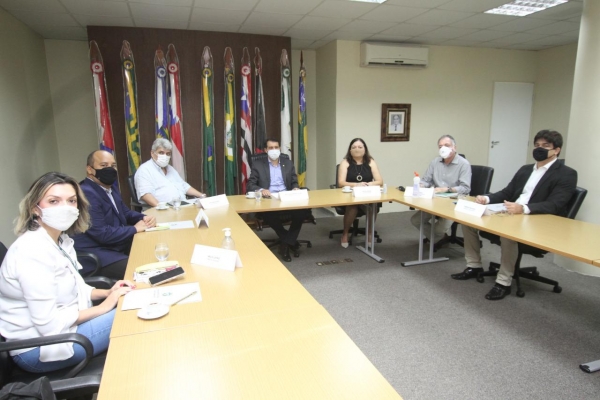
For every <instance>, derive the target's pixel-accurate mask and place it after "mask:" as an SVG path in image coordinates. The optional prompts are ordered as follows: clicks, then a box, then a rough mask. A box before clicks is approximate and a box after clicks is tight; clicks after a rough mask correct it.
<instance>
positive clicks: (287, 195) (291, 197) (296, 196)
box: [278, 189, 308, 202]
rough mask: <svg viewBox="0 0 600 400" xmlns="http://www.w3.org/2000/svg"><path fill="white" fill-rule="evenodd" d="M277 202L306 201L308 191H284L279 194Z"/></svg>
mask: <svg viewBox="0 0 600 400" xmlns="http://www.w3.org/2000/svg"><path fill="white" fill-rule="evenodd" d="M278 194H279V200H281V201H282V202H283V201H298V200H308V190H307V189H299V190H286V191H284V192H279V193H278Z"/></svg>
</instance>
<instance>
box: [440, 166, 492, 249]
mask: <svg viewBox="0 0 600 400" xmlns="http://www.w3.org/2000/svg"><path fill="white" fill-rule="evenodd" d="M493 177H494V168H492V167H487V166H485V165H471V192H470V193H469V194H470V195H471V196H481V195H484V194H486V193H489V192H490V187H491V186H492V178H493ZM457 229H458V222H453V223H452V225H451V227H450V232H451V233H450V236H448V237H445V238H443V239H441V240H440V241H439V242H438V243H436V244H435V246H434V247H433V251H437V250H438V248H440V247H441V246H442V245H444V244H446V243H454V244H457V245H459V246H460V247H465V241H464V239H463V238H462V237H460V236H456V230H457ZM479 245H480V247H481V246H482V243H481V241H479Z"/></svg>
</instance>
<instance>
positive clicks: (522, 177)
mask: <svg viewBox="0 0 600 400" xmlns="http://www.w3.org/2000/svg"><path fill="white" fill-rule="evenodd" d="M562 145H563V138H562V135H561V134H560V133H558V132H556V131H552V130H547V129H546V130H542V131H539V132H538V133H537V134H536V135H535V138H534V139H533V147H534V149H533V158H534V159H535V160H536V163H535V164H528V165H525V166H523V167H521V168H520V169H519V171H517V173H516V174H515V176H514V177H513V179H512V180H511V181H510V183H509V184H508V186H507V187H505V188H504V189H502V190H501V191H499V192H497V193H494V194H491V195H489V196H477V198H476V199H475V201H476V202H477V203H480V204H490V203H491V204H496V203H504V205H505V207H506V210H507V212H508V213H509V214H554V215H560V216H564V215H566V212H567V209H566V207H567V204H568V203H569V200H570V199H571V197H572V196H573V193H575V188H576V187H577V171H575V170H574V169H572V168H569V167H567V166H566V165H564V163H562V162H560V161H557V160H558V155H559V154H560V150H561V148H562ZM462 230H463V235H464V238H465V259H466V261H467V269H465V270H464V271H463V272H460V273H458V274H453V275H452V278H453V279H457V280H467V279H471V278H475V277H477V274H478V273H480V272H483V268H482V263H481V249H480V246H479V234H478V231H477V229H474V228H470V227H468V226H465V225H463V226H462ZM500 243H501V245H502V250H501V260H500V270H499V271H498V276H497V278H496V284H495V285H494V286H493V287H492V290H490V292H489V293H488V294H486V295H485V298H486V299H488V300H501V299H503V298H504V297H506V296H507V295H508V294H510V285H511V283H512V276H513V274H514V272H515V264H516V262H517V257H518V255H519V246H518V243H517V242H515V241H514V240H510V239H506V238H500Z"/></svg>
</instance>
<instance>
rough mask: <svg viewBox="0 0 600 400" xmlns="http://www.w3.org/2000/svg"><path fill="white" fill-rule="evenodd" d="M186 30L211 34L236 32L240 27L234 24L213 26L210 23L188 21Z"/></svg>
mask: <svg viewBox="0 0 600 400" xmlns="http://www.w3.org/2000/svg"><path fill="white" fill-rule="evenodd" d="M188 29H191V30H194V31H211V32H237V31H238V30H239V29H240V25H236V24H214V23H210V22H197V21H190V24H189V25H188Z"/></svg>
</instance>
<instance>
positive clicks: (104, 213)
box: [73, 178, 144, 272]
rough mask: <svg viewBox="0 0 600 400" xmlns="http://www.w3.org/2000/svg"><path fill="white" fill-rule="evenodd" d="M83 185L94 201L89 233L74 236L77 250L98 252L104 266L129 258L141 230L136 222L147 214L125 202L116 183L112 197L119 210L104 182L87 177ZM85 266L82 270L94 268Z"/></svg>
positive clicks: (91, 202) (88, 198) (91, 203)
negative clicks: (135, 209)
mask: <svg viewBox="0 0 600 400" xmlns="http://www.w3.org/2000/svg"><path fill="white" fill-rule="evenodd" d="M79 184H80V185H81V189H82V190H83V193H84V194H85V197H86V198H87V200H88V201H89V202H90V208H89V211H90V227H89V229H88V230H87V231H86V232H85V233H80V234H78V235H75V236H73V240H75V249H76V250H81V251H87V252H90V253H94V254H95V255H97V256H98V258H99V259H100V262H101V264H102V266H103V267H104V266H106V265H109V264H112V263H114V262H117V261H120V260H123V259H125V258H127V257H128V254H129V250H130V248H131V243H132V241H133V235H135V234H136V232H137V230H136V229H135V227H134V226H133V225H135V224H136V223H137V222H138V221H140V220H141V219H143V218H144V214H141V213H139V212H136V211H132V210H130V209H129V208H128V207H127V206H126V205H125V204H124V203H123V199H122V197H121V193H120V192H119V188H118V187H117V185H116V183H115V184H114V185H113V186H112V196H113V199H114V200H115V204H116V205H117V209H118V210H119V212H117V211H116V210H115V207H114V206H113V203H112V201H110V198H109V197H108V194H107V193H106V192H105V191H104V189H103V188H102V187H101V186H100V185H98V184H97V183H95V182H94V181H92V180H90V179H87V178H86V179H84V180H83V181H81V182H80V183H79ZM82 267H83V271H82V272H87V271H89V270H90V269H92V268H93V266H91V265H85V264H82Z"/></svg>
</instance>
